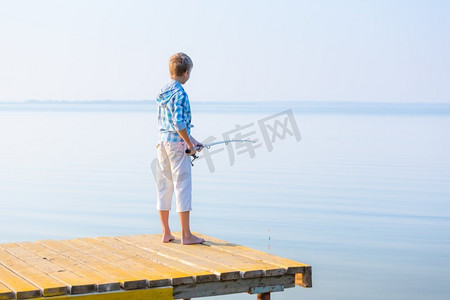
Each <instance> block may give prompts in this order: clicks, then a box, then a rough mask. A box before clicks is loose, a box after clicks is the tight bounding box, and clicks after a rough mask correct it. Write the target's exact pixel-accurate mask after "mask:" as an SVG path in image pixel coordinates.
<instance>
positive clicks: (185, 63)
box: [169, 52, 194, 77]
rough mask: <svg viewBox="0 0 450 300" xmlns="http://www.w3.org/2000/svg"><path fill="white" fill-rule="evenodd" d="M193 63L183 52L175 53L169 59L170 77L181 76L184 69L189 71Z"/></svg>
mask: <svg viewBox="0 0 450 300" xmlns="http://www.w3.org/2000/svg"><path fill="white" fill-rule="evenodd" d="M193 66H194V64H193V63H192V59H191V58H190V57H189V56H187V55H186V54H184V53H183V52H179V53H175V54H174V55H172V56H171V57H170V59H169V72H170V77H174V76H181V75H183V74H184V73H185V72H186V71H190V70H191V69H192V67H193Z"/></svg>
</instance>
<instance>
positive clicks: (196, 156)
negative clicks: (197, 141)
mask: <svg viewBox="0 0 450 300" xmlns="http://www.w3.org/2000/svg"><path fill="white" fill-rule="evenodd" d="M197 147H198V146H197ZM197 147H196V148H197ZM184 152H186V154H190V153H191V149H186V151H184ZM197 158H198V155H197V154H194V155H192V160H191V166H194V160H196V159H197Z"/></svg>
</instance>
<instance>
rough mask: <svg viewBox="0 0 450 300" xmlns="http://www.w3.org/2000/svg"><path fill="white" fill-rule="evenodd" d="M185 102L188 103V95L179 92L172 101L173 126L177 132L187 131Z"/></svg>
mask: <svg viewBox="0 0 450 300" xmlns="http://www.w3.org/2000/svg"><path fill="white" fill-rule="evenodd" d="M185 102H186V94H185V93H184V92H182V91H179V92H178V93H176V94H175V95H174V99H173V101H172V104H173V105H172V107H171V110H172V126H173V127H174V128H175V130H176V131H180V130H183V129H185V128H186V127H187V126H186V116H185V115H186V114H185Z"/></svg>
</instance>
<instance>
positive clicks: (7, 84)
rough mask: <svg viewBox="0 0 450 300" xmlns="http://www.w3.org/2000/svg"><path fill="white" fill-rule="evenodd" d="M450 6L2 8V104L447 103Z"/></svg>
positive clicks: (81, 4)
mask: <svg viewBox="0 0 450 300" xmlns="http://www.w3.org/2000/svg"><path fill="white" fill-rule="evenodd" d="M448 16H450V1H447V0H443V1H439V0H428V1H417V0H408V1H402V0H394V1H393V0H389V1H385V0H373V1H368V0H367V1H365V0H360V1H356V0H355V1H350V0H341V1H340V0H330V1H321V0H317V1H312V0H311V1H284V0H277V1H265V0H259V1H251V0H248V1H244V0H227V1H214V0H196V1H192V0H184V1H150V0H147V1H135V0H124V1H113V0H88V1H85V0H76V1H67V0H40V1H35V0H32V1H23V0H0V101H3V102H16V101H27V100H31V99H35V100H68V101H89V100H152V99H154V98H155V97H156V95H157V94H158V92H159V90H160V88H161V87H162V86H163V85H164V84H165V83H166V82H167V81H168V79H169V73H168V59H169V57H170V55H172V54H173V53H176V52H185V53H186V54H188V55H189V56H190V57H191V58H192V60H193V61H194V69H193V70H192V75H191V79H190V81H189V82H188V83H186V85H185V88H186V91H187V92H188V94H189V96H190V99H191V101H356V102H447V103H448V102H450V18H449V17H448Z"/></svg>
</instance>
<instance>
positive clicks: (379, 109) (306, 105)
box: [0, 100, 450, 115]
mask: <svg viewBox="0 0 450 300" xmlns="http://www.w3.org/2000/svg"><path fill="white" fill-rule="evenodd" d="M191 106H192V107H193V109H195V110H196V111H197V112H208V113H227V112H228V113H270V112H274V113H276V112H279V111H282V110H287V109H292V110H293V111H294V113H296V114H377V115H411V114H412V115H450V103H423V102H422V103H420V102H417V103H416V102H410V103H385V102H344V101H343V102H318V101H314V102H313V101H272V102H251V101H247V102H193V101H191ZM4 111H30V112H32V111H48V112H57V111H64V112H70V111H73V112H80V111H85V112H89V111H92V112H102V111H103V112H136V113H137V112H145V113H148V112H155V111H156V104H155V102H154V101H153V100H129V101H128V100H93V101H62V100H61V101H58V100H28V101H23V102H0V112H4Z"/></svg>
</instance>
